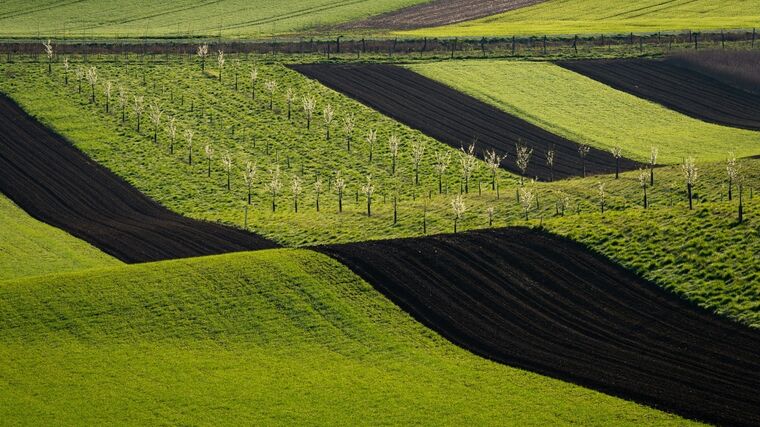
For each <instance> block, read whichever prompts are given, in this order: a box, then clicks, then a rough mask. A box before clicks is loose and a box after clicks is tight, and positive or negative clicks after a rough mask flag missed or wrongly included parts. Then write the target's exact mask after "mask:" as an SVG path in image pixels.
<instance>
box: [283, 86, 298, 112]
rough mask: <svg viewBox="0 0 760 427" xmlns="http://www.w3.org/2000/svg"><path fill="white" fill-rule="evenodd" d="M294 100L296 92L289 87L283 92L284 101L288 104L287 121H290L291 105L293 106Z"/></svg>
mask: <svg viewBox="0 0 760 427" xmlns="http://www.w3.org/2000/svg"><path fill="white" fill-rule="evenodd" d="M295 99H296V92H295V91H294V90H293V88H291V87H289V88H288V90H286V91H285V101H286V102H287V103H288V120H290V116H291V114H290V112H291V105H293V101H295Z"/></svg>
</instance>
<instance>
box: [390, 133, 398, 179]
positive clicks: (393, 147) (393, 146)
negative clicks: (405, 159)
mask: <svg viewBox="0 0 760 427" xmlns="http://www.w3.org/2000/svg"><path fill="white" fill-rule="evenodd" d="M400 145H401V140H400V139H399V137H398V136H397V135H395V134H394V135H391V136H390V138H388V152H389V153H390V155H391V175H396V159H398V149H399V146H400Z"/></svg>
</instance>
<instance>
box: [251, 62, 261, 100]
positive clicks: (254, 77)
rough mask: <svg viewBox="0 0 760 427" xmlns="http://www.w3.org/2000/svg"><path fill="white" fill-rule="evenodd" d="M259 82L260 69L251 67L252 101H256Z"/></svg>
mask: <svg viewBox="0 0 760 427" xmlns="http://www.w3.org/2000/svg"><path fill="white" fill-rule="evenodd" d="M258 80H259V69H258V68H256V66H253V67H251V99H252V100H256V82H257V81H258Z"/></svg>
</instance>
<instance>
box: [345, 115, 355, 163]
mask: <svg viewBox="0 0 760 427" xmlns="http://www.w3.org/2000/svg"><path fill="white" fill-rule="evenodd" d="M355 126H356V119H355V117H354V113H351V112H350V113H348V114H346V117H344V118H343V132H345V133H346V150H347V151H348V152H349V153H350V152H351V139H352V138H353V137H354V127H355Z"/></svg>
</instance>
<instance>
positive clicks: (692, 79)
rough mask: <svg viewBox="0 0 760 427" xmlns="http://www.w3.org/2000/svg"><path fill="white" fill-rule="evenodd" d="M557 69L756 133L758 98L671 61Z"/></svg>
mask: <svg viewBox="0 0 760 427" xmlns="http://www.w3.org/2000/svg"><path fill="white" fill-rule="evenodd" d="M558 64H559V65H561V66H562V67H565V68H567V69H569V70H572V71H575V72H577V73H581V74H583V75H586V76H588V77H590V78H592V79H594V80H597V81H600V82H602V83H604V84H606V85H609V86H612V87H613V88H615V89H618V90H622V91H625V92H628V93H630V94H632V95H635V96H638V97H640V98H644V99H648V100H650V101H653V102H656V103H658V104H661V105H664V106H665V107H667V108H670V109H671V110H675V111H678V112H680V113H683V114H686V115H687V116H691V117H694V118H696V119H699V120H703V121H706V122H710V123H716V124H719V125H724V126H732V127H737V128H742V129H750V130H760V95H756V94H752V93H749V92H747V91H744V90H741V89H739V88H736V87H733V86H730V85H728V84H726V83H724V82H722V81H720V80H718V79H715V78H712V77H710V76H708V75H707V74H705V73H700V72H698V71H695V70H691V69H688V68H685V67H681V66H678V65H677V64H676V63H674V62H673V61H667V62H666V61H661V60H646V59H623V60H591V61H563V62H559V63H558Z"/></svg>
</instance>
